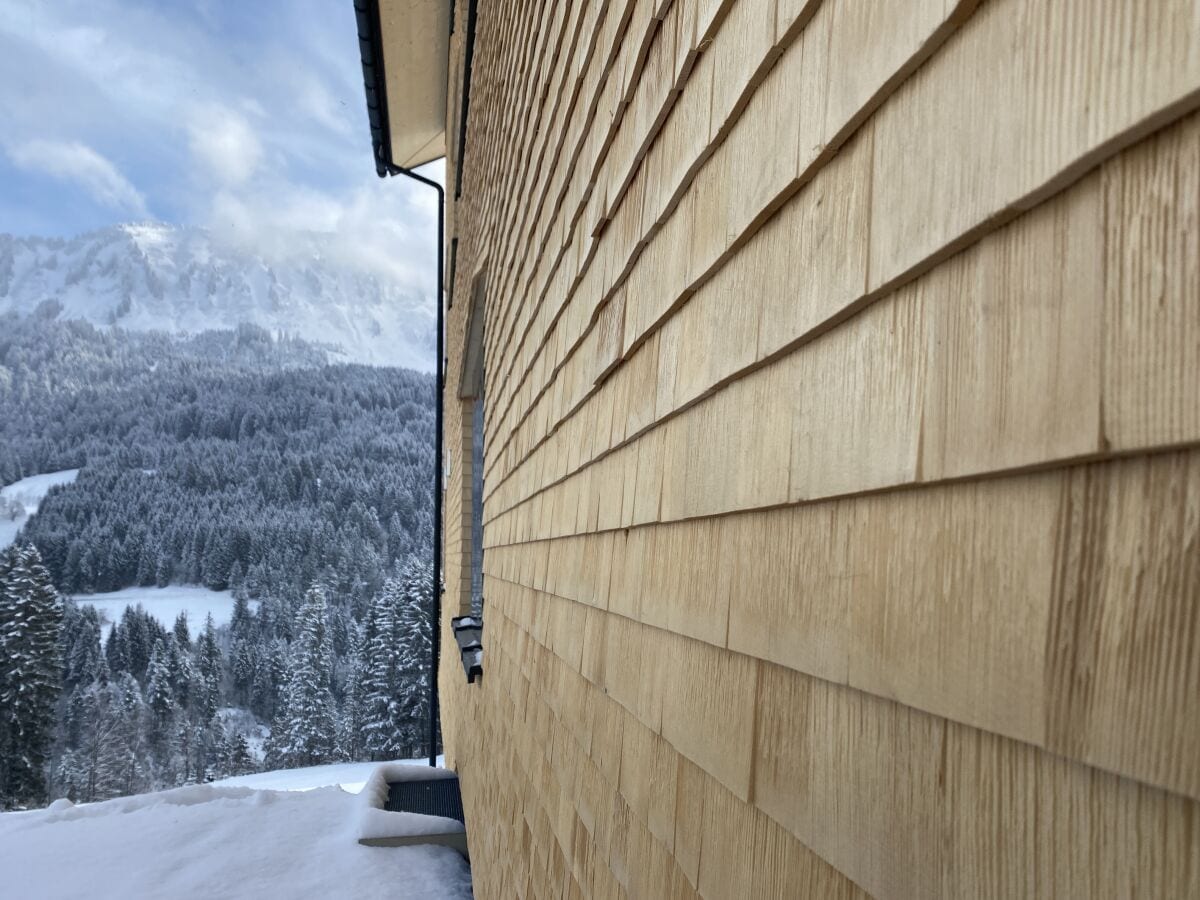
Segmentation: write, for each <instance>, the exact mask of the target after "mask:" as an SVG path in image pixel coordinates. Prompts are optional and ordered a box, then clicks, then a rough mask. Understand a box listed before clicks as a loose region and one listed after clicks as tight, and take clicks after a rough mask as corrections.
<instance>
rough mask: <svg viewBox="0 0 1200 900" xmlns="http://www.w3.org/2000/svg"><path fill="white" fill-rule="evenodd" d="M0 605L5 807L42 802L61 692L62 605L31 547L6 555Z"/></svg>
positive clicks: (0, 706) (24, 547) (0, 700)
mask: <svg viewBox="0 0 1200 900" xmlns="http://www.w3.org/2000/svg"><path fill="white" fill-rule="evenodd" d="M6 556H7V560H6V564H5V565H4V566H3V575H2V578H3V581H4V584H5V587H4V588H3V591H2V600H0V686H2V687H0V690H2V693H0V710H2V714H0V715H2V718H4V719H5V720H6V721H5V725H4V728H3V731H4V740H5V745H4V751H3V753H2V754H0V755H2V756H3V757H4V759H5V766H4V772H3V777H4V783H3V787H2V791H3V802H4V803H6V804H8V805H18V804H19V805H26V804H36V803H41V802H43V801H44V800H45V799H46V776H47V771H46V770H47V764H48V763H49V760H50V751H51V748H52V743H53V739H54V729H55V720H56V716H55V713H56V707H57V703H58V699H59V695H60V694H61V691H62V648H61V644H60V641H61V637H62V633H61V632H62V618H63V604H62V599H61V598H60V597H59V595H58V591H57V590H55V588H54V584H53V583H52V582H51V580H50V573H49V572H48V571H47V570H46V567H45V566H44V565H42V558H41V555H40V554H39V553H38V551H37V549H36V548H35V547H33V546H32V545H28V544H27V545H25V546H23V547H20V548H18V549H15V550H10V551H9V552H8V553H7V554H6Z"/></svg>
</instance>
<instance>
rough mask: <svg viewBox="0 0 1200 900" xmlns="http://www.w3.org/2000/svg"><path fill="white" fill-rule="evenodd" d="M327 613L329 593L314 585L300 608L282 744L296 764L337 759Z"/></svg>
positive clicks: (287, 757) (310, 763)
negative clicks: (326, 597) (334, 757)
mask: <svg viewBox="0 0 1200 900" xmlns="http://www.w3.org/2000/svg"><path fill="white" fill-rule="evenodd" d="M325 612H326V610H325V593H324V592H323V591H322V590H321V588H320V587H318V586H317V585H313V586H312V587H311V588H309V590H308V593H307V594H306V595H305V598H304V605H303V606H302V607H301V608H300V614H299V621H298V622H297V627H298V631H299V633H298V635H297V636H296V641H295V643H294V644H293V646H292V676H291V679H290V681H289V683H288V691H287V716H286V719H285V729H286V740H285V742H284V743H283V745H282V747H283V754H284V757H285V758H286V759H287V760H288V761H289V763H290V764H291V765H295V766H312V765H317V764H319V763H323V762H328V761H329V760H330V759H332V758H333V751H334V743H335V732H336V727H335V722H334V715H333V692H332V690H331V686H330V677H331V672H332V666H333V660H332V658H331V651H330V646H329V630H328V627H327V625H326V620H325Z"/></svg>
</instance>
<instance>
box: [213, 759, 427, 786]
mask: <svg viewBox="0 0 1200 900" xmlns="http://www.w3.org/2000/svg"><path fill="white" fill-rule="evenodd" d="M437 761H438V765H439V766H441V765H444V764H445V762H446V758H445V757H444V756H439V757H438V758H437ZM381 766H388V767H392V768H394V767H397V766H417V767H424V768H425V769H428V768H429V760H428V759H398V760H393V761H392V762H388V763H377V762H354V763H334V764H332V765H328V766H309V767H308V768H306V769H280V770H278V771H276V772H258V773H256V774H254V775H236V776H234V777H232V778H223V779H221V780H220V781H214V782H213V784H217V785H228V786H230V787H250V788H262V789H267V790H272V791H311V790H313V789H314V788H319V787H328V786H330V785H336V786H338V787H340V788H341V789H342V790H344V791H348V792H350V793H352V794H357V793H358V792H359V791H361V790H362V789H363V785H364V784H366V782H367V779H368V778H370V777H371V773H372V772H374V771H375V770H377V769H379V768H380V767H381ZM392 780H393V781H395V780H397V779H395V778H393V779H392Z"/></svg>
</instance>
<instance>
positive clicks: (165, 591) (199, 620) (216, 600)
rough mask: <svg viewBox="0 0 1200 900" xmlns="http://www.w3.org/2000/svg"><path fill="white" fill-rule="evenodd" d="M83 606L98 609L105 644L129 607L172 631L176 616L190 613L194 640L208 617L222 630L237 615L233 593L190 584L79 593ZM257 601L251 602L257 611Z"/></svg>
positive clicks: (189, 624) (189, 626)
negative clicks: (231, 617) (114, 626)
mask: <svg viewBox="0 0 1200 900" xmlns="http://www.w3.org/2000/svg"><path fill="white" fill-rule="evenodd" d="M74 600H75V602H76V603H78V604H79V605H80V606H94V607H96V610H97V611H98V612H99V613H100V620H101V624H100V628H101V632H100V641H101V644H102V645H103V642H104V641H107V640H108V634H109V632H110V631H112V627H113V625H114V624H115V623H117V622H119V621H120V620H121V614H122V613H123V612H125V607H127V606H137V605H139V604H140V605H141V607H142V609H144V610H145V611H146V612H148V613H150V615H152V616H154V618H156V619H158V621H159V623H160V624H161V625H162V626H163V627H164V628H170V627H171V624H172V623H173V622H174V621H175V617H176V616H178V615H179V614H180V613H181V612H186V613H187V618H188V631H189V632H190V633H191V636H192V638H193V639H194V638H195V637H196V636H197V635H198V634H199V633H200V631H201V630H202V629H203V628H204V617H205V616H208V615H211V616H212V617H213V624H214V625H216V626H217V627H218V628H220V627H221V626H222V625H228V624H229V618H230V616H231V615H232V614H233V593H232V592H231V591H210V590H209V589H208V588H204V587H198V586H196V585H190V584H172V585H168V586H167V587H164V588H157V587H135V588H125V589H123V590H120V591H112V592H111V593H108V594H76V595H75V597H74ZM257 606H258V603H257V601H252V602H251V603H250V608H251V609H256V608H257Z"/></svg>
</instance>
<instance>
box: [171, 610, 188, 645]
mask: <svg viewBox="0 0 1200 900" xmlns="http://www.w3.org/2000/svg"><path fill="white" fill-rule="evenodd" d="M171 632H172V633H173V634H174V635H175V641H176V643H178V644H179V649H180V650H190V649H191V648H192V636H191V635H190V634H189V633H188V617H187V610H186V609H181V610H180V611H179V615H177V616H176V617H175V626H174V627H173V628H172V629H171Z"/></svg>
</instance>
